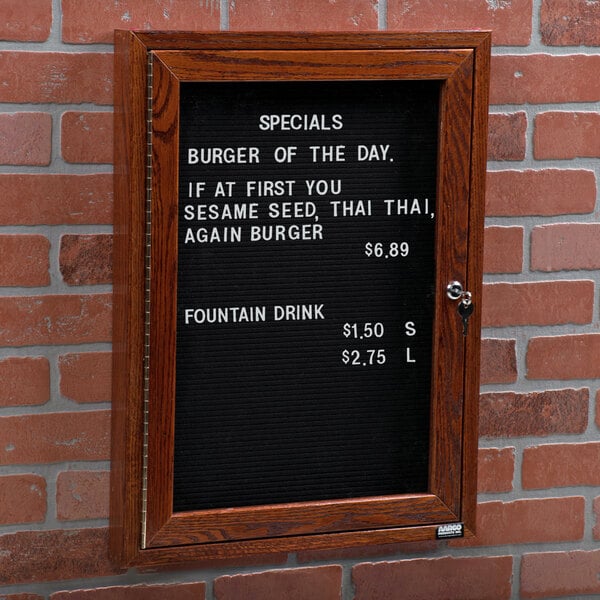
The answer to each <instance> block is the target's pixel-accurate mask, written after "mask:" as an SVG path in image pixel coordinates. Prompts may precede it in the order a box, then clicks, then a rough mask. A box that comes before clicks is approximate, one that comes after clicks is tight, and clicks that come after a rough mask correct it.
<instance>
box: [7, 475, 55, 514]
mask: <svg viewBox="0 0 600 600" xmlns="http://www.w3.org/2000/svg"><path fill="white" fill-rule="evenodd" d="M45 518H46V480H45V479H44V478H43V477H40V476H39V475H33V474H25V475H6V476H4V477H0V525H14V524H16V523H41V522H43V521H44V520H45Z"/></svg>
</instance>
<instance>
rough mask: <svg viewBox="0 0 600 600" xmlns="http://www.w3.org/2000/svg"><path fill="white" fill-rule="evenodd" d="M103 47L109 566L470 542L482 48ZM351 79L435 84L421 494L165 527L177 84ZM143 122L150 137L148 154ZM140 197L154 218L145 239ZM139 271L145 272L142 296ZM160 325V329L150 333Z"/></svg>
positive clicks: (288, 37)
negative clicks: (108, 72) (442, 529)
mask: <svg viewBox="0 0 600 600" xmlns="http://www.w3.org/2000/svg"><path fill="white" fill-rule="evenodd" d="M115 39H116V53H115V65H116V85H115V125H116V127H115V265H114V295H115V306H114V363H113V403H114V404H113V431H112V440H113V442H112V444H113V447H112V452H113V455H112V460H113V464H112V474H111V555H112V556H113V559H114V560H115V562H116V563H118V564H120V565H158V564H168V563H175V562H187V561H192V560H197V559H210V558H225V557H232V556H244V555H248V554H257V553H260V554H265V553H271V552H288V551H296V550H299V549H318V548H330V547H345V546H356V545H365V544H383V543H392V542H398V541H405V540H407V541H408V540H410V541H414V540H423V539H431V538H435V537H436V534H437V533H438V527H439V525H441V524H448V523H455V524H458V523H460V524H464V533H465V535H471V533H472V532H473V531H474V525H475V503H476V460H477V439H478V435H477V403H478V392H479V389H478V388H479V378H478V375H479V335H480V334H479V329H480V310H479V308H480V298H481V274H482V239H483V211H484V177H485V165H486V132H487V102H488V95H487V94H488V79H489V55H490V34H489V33H487V32H462V33H409V34H387V33H372V34H312V35H307V34H236V33H226V34H200V33H191V32H176V33H173V32H169V33H167V32H130V31H118V32H116V38H115ZM150 73H151V76H150ZM150 77H151V79H150ZM349 78H354V79H356V78H359V79H381V78H392V79H393V78H396V79H400V78H401V79H438V80H441V81H442V82H443V84H442V97H441V106H440V113H441V114H440V128H439V158H438V174H437V181H438V197H437V202H438V207H437V212H436V256H438V257H440V256H442V257H444V260H443V261H438V265H437V272H436V306H435V316H434V323H435V326H434V329H435V334H434V338H433V368H432V398H431V403H432V413H431V416H432V427H431V435H430V473H429V481H430V484H429V492H428V493H426V494H409V495H399V496H386V497H377V498H356V499H350V500H343V501H337V500H336V501H319V502H304V503H293V504H281V505H272V506H259V507H243V508H229V509H222V510H206V511H197V512H188V513H175V514H173V513H172V477H173V473H172V471H173V440H174V428H173V413H174V401H175V398H174V396H175V393H174V389H175V387H174V386H175V375H176V374H175V347H176V346H175V343H176V340H175V331H176V325H175V312H176V310H175V309H176V306H175V303H176V299H175V294H173V290H175V289H176V284H177V276H176V272H177V245H176V239H177V212H176V205H177V203H176V201H175V202H173V198H175V199H176V198H177V195H178V192H177V169H178V163H177V156H176V155H177V152H176V151H175V152H173V149H177V148H178V144H177V140H178V126H177V125H178V120H177V114H178V102H179V82H180V81H195V80H202V81H223V80H236V81H240V80H241V81H244V80H249V81H251V80H256V79H260V80H275V81H277V80H334V79H337V80H343V79H349ZM149 84H151V89H152V93H151V98H150V99H149V98H148V94H147V90H148V89H149ZM150 111H151V112H150ZM147 120H148V121H151V123H152V139H151V142H152V143H151V145H149V144H148V142H149V138H148V131H147ZM149 149H150V150H151V153H152V157H151V160H150V159H149V157H148V150H149ZM150 164H151V169H149V165H150ZM149 194H150V195H151V202H152V203H151V206H152V209H151V210H152V219H151V225H150V229H147V224H146V210H147V199H148V195H149ZM150 240H151V241H150ZM147 245H151V252H150V253H149V255H147V252H146V246H147ZM147 261H148V264H147ZM147 267H149V268H150V269H151V272H152V283H151V285H149V286H147V283H146V276H145V273H146V268H147ZM453 280H458V281H461V282H462V283H463V284H464V285H465V289H468V290H469V291H471V292H472V294H473V299H474V302H475V304H474V305H475V311H474V313H473V315H472V317H471V319H470V323H469V329H468V335H467V337H465V338H463V335H462V324H461V321H460V318H459V317H458V315H457V312H456V304H455V303H453V302H451V301H450V300H448V299H447V297H446V285H447V283H448V282H450V281H453ZM147 287H148V289H147ZM147 310H148V311H149V314H150V318H149V324H150V327H149V328H148V327H147V324H148V323H147V321H146V318H145V312H146V311H147ZM158 323H160V324H161V325H160V327H158V326H154V324H158ZM147 355H149V359H148V360H147V361H146V360H145V357H146V356H147ZM158 357H160V359H159V358H158ZM144 441H146V442H147V444H145V443H144ZM145 448H146V449H147V453H146V452H145ZM145 454H146V456H145Z"/></svg>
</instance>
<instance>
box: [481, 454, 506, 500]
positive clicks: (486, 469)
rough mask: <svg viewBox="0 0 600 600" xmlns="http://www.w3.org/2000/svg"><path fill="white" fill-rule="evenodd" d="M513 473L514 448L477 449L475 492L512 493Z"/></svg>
mask: <svg viewBox="0 0 600 600" xmlns="http://www.w3.org/2000/svg"><path fill="white" fill-rule="evenodd" d="M514 473H515V449H514V448H480V449H479V460H478V462H477V490H478V491H479V492H480V493H492V492H496V493H500V492H510V491H512V489H513V478H514Z"/></svg>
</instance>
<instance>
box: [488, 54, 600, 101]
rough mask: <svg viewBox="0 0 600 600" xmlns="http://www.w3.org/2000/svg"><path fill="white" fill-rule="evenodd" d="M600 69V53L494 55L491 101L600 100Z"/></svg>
mask: <svg viewBox="0 0 600 600" xmlns="http://www.w3.org/2000/svg"><path fill="white" fill-rule="evenodd" d="M599 70H600V56H599V55H593V56H591V55H584V54H569V55H565V56H552V55H550V54H530V55H527V56H525V55H523V56H516V55H500V56H493V57H492V68H491V72H492V77H491V81H490V103H491V104H552V103H562V102H597V101H598V100H600V79H599V78H598V77H597V73H598V71H599Z"/></svg>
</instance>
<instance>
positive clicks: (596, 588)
mask: <svg viewBox="0 0 600 600" xmlns="http://www.w3.org/2000/svg"><path fill="white" fill-rule="evenodd" d="M599 571H600V550H591V551H584V550H573V551H571V552H543V553H532V554H524V555H523V558H522V559H521V590H520V592H521V595H520V598H556V597H563V596H569V597H571V596H575V595H580V594H594V595H597V594H598V593H600V580H599V579H598V572H599Z"/></svg>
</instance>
